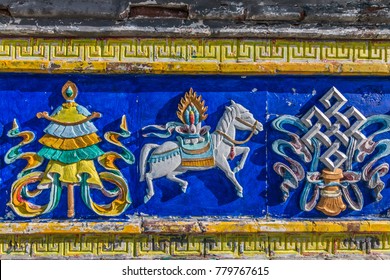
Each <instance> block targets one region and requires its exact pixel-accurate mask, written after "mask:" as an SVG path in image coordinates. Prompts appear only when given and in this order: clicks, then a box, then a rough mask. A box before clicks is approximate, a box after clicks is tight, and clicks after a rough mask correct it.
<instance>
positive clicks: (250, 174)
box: [0, 74, 390, 220]
mask: <svg viewBox="0 0 390 280" xmlns="http://www.w3.org/2000/svg"><path fill="white" fill-rule="evenodd" d="M67 80H72V81H73V82H75V83H76V84H77V86H78V88H79V96H78V98H77V100H76V101H77V103H79V104H81V105H83V106H85V107H87V108H88V109H89V110H90V111H97V112H101V113H102V114H103V118H101V119H98V120H96V121H95V125H96V127H97V128H98V129H99V132H98V134H99V135H100V136H103V134H104V132H106V131H109V130H114V131H117V130H118V127H119V123H120V118H121V116H122V115H123V114H126V116H127V120H128V126H129V130H130V131H131V132H132V136H131V137H130V138H127V139H124V140H123V143H124V144H125V145H126V146H127V147H128V148H129V149H130V150H131V151H132V152H133V153H134V154H135V157H136V160H137V162H136V164H134V165H131V166H128V165H126V164H124V163H122V162H119V161H118V165H119V167H120V168H121V171H122V172H123V174H124V176H125V177H126V178H127V180H128V182H129V187H130V192H131V196H132V199H133V204H132V205H131V206H130V208H129V209H128V210H127V211H126V213H124V214H123V215H121V216H119V217H117V218H115V219H124V218H127V215H134V214H145V215H159V216H183V217H187V216H252V217H264V216H265V215H266V214H268V215H270V216H272V217H285V218H300V217H301V218H323V217H325V215H324V214H322V213H320V212H318V211H316V210H314V211H312V212H309V213H307V212H302V211H301V210H300V209H299V196H300V194H301V190H302V186H301V187H300V188H298V189H297V190H292V191H291V195H290V198H289V199H288V200H287V201H286V202H285V203H283V202H282V199H281V198H282V193H281V191H280V189H279V184H280V183H281V181H282V179H281V178H280V177H279V176H278V175H277V174H276V173H275V172H274V171H273V169H272V165H273V164H274V163H275V162H276V161H280V160H281V158H279V157H278V156H276V155H275V154H274V153H273V152H272V151H271V144H272V142H273V141H274V140H275V139H278V138H285V136H284V135H282V134H280V133H277V132H275V131H274V130H272V128H271V127H270V123H271V121H272V120H273V119H275V118H276V117H278V116H280V115H282V114H289V115H300V114H303V113H305V112H306V111H307V110H308V109H310V108H311V107H312V106H313V105H315V104H318V100H319V98H321V96H322V95H323V94H325V93H326V92H327V91H328V90H329V89H330V88H331V87H332V86H335V87H336V88H337V89H338V90H339V91H340V92H341V93H343V94H344V95H345V96H346V97H347V99H348V100H349V103H348V104H347V105H349V106H350V105H353V106H355V107H356V108H358V109H359V110H360V111H361V112H362V113H363V114H364V115H365V116H366V117H368V116H371V115H375V114H389V113H390V80H389V79H388V78H386V77H325V76H314V77H313V76H257V77H255V76H248V77H243V76H215V75H210V76H176V75H163V76H162V75H140V76H137V75H76V74H75V75H37V74H1V75H0V124H1V128H0V132H1V137H0V157H1V162H0V164H1V165H0V172H1V173H0V174H1V177H0V180H1V181H0V184H1V185H0V202H1V203H0V218H1V219H4V220H9V219H15V220H18V219H20V220H21V218H19V217H17V216H15V215H14V214H13V213H12V211H11V209H10V208H9V207H8V206H7V205H6V204H7V203H8V201H9V191H10V188H11V185H12V182H13V181H14V180H15V179H16V175H17V173H18V172H20V170H21V169H22V167H23V166H24V162H23V160H20V161H17V162H15V163H14V164H11V165H6V164H5V163H4V160H3V159H4V155H5V153H6V151H7V150H8V149H9V148H10V147H11V146H13V145H15V144H17V143H19V141H20V139H16V138H12V139H11V138H8V137H7V136H6V135H5V134H6V132H7V131H8V130H9V129H10V128H11V125H12V120H13V118H15V117H16V118H17V119H18V121H19V123H20V126H21V129H22V130H31V131H33V132H35V133H36V136H37V139H39V138H40V137H41V136H42V132H43V129H44V128H45V127H46V126H47V125H48V122H47V121H46V120H42V119H37V118H36V117H35V115H36V113H37V112H40V111H49V112H51V111H52V110H54V109H55V108H56V107H57V106H59V105H61V104H62V102H63V98H62V96H61V88H62V86H63V84H64V83H65V82H66V81H67ZM190 87H192V88H193V89H194V90H195V91H196V92H198V94H201V95H202V96H203V98H204V99H205V100H206V105H207V106H208V107H209V110H208V114H209V117H208V118H207V119H206V120H205V121H204V122H203V125H210V126H211V128H212V129H211V131H214V129H215V126H216V124H217V122H218V120H219V118H220V117H221V116H222V113H223V111H224V108H225V106H226V105H229V104H230V100H231V99H233V100H234V101H236V102H237V103H240V104H242V105H243V106H244V107H246V108H248V109H249V110H250V111H251V112H252V113H253V114H254V116H255V118H256V119H258V120H259V121H260V122H262V123H263V124H264V131H263V132H261V133H259V134H258V135H256V136H255V137H254V138H252V140H251V141H250V142H249V143H247V144H246V146H249V147H250V148H251V152H250V155H249V157H248V160H247V163H246V165H245V168H244V169H243V170H242V171H241V172H240V173H238V174H237V179H238V181H239V182H240V183H241V185H242V186H243V188H244V198H238V197H237V196H236V194H235V190H234V187H233V185H232V184H231V183H230V181H229V180H228V179H226V178H225V176H224V174H223V173H222V172H221V171H220V170H218V169H212V170H209V171H203V172H188V173H186V174H184V175H181V176H179V177H180V178H183V179H185V180H187V181H188V182H189V186H188V190H187V193H185V194H183V193H182V192H181V190H180V187H179V186H178V185H177V184H176V183H173V182H171V181H168V180H167V179H165V178H161V179H156V180H154V186H155V192H156V194H155V196H154V197H153V198H152V199H151V200H150V201H149V202H148V203H147V204H144V203H143V196H144V195H145V189H146V183H145V182H141V183H140V182H139V173H138V159H139V153H140V150H141V148H142V146H143V145H144V144H145V143H152V142H153V143H161V140H159V139H157V138H143V137H142V136H141V133H140V129H141V128H142V127H143V126H146V125H149V124H165V123H166V122H168V121H178V119H177V117H176V110H177V105H178V103H179V101H180V98H181V97H182V96H183V95H184V93H185V92H186V91H188V90H189V88H190ZM247 135H248V133H241V134H239V135H238V136H237V138H238V139H244V138H246V137H247ZM385 136H386V137H390V135H385ZM173 139H174V138H172V139H170V140H173ZM285 139H287V138H285ZM40 147H41V145H40V144H39V143H38V142H37V141H35V142H34V143H33V144H30V145H28V146H25V147H24V150H23V151H38V150H39V148H40ZM100 147H101V148H102V149H103V150H105V151H108V150H113V149H114V150H115V148H114V147H113V146H112V145H109V144H108V143H106V142H103V143H101V144H100ZM386 161H389V158H387V159H386ZM233 164H234V163H232V166H233ZM44 166H45V164H44V165H43V168H44ZM96 166H97V167H98V164H97V163H96ZM43 168H41V169H43ZM98 169H99V168H98ZM99 170H101V169H99ZM385 182H386V183H387V185H388V184H390V181H389V176H387V177H385ZM389 189H390V188H385V189H384V190H383V191H382V194H383V197H384V198H383V200H382V201H380V202H379V203H377V202H375V201H374V199H373V197H372V195H371V193H370V191H369V190H368V189H367V188H365V187H361V190H362V192H363V194H364V199H365V206H364V208H363V211H361V212H353V211H350V210H347V211H344V212H343V213H342V214H341V215H340V216H341V217H346V216H351V217H356V218H357V217H359V216H365V217H370V216H375V217H379V216H381V215H386V213H387V211H389V209H390V190H389ZM65 191H66V190H65ZM93 195H94V197H95V198H96V199H97V200H98V201H102V202H103V201H104V199H103V198H102V197H101V196H99V195H98V193H94V194H93ZM75 203H76V218H81V219H83V218H85V219H93V220H103V219H107V218H104V217H99V216H98V215H96V214H94V213H93V212H92V211H91V210H89V209H87V207H86V206H85V205H84V204H83V202H82V200H81V197H80V193H79V190H78V188H76V191H75ZM66 207H67V206H66V192H63V195H62V199H61V202H60V205H59V206H58V207H57V209H55V210H54V211H53V212H52V213H49V214H46V215H44V216H41V218H56V219H57V218H58V219H66V209H67V208H66ZM360 218H361V217H360Z"/></svg>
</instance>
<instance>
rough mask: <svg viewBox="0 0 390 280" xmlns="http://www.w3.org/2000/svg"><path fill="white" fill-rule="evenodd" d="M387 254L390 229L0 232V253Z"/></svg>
mask: <svg viewBox="0 0 390 280" xmlns="http://www.w3.org/2000/svg"><path fill="white" fill-rule="evenodd" d="M169 257H171V258H180V259H185V258H191V259H194V258H199V259H204V258H256V259H259V258H262V259H278V258H319V257H320V258H354V259H356V258H369V259H390V234H389V233H369V234H367V233H358V234H346V233H301V234H283V233H258V234H248V233H243V234H209V235H205V234H201V235H194V234H191V235H188V234H186V235H183V234H182V235H156V234H154V235H145V234H133V235H129V234H73V235H72V234H40V235H37V234H33V235H0V259H15V258H17V259H26V258H27V259H30V258H77V259H82V258H87V259H91V258H97V259H110V258H120V259H132V258H137V259H140V258H153V259H158V258H164V259H166V258H169Z"/></svg>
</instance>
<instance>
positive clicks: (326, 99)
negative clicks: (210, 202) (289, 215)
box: [272, 87, 390, 216]
mask: <svg viewBox="0 0 390 280" xmlns="http://www.w3.org/2000/svg"><path fill="white" fill-rule="evenodd" d="M319 101H320V103H321V106H313V107H312V108H310V109H309V110H308V111H307V112H306V113H304V115H303V116H302V117H296V116H292V115H283V116H281V117H279V118H277V119H276V120H274V121H273V123H272V127H273V128H274V129H276V130H277V131H280V132H282V133H284V134H286V135H287V136H289V138H290V140H289V141H287V140H284V139H278V140H276V141H274V142H273V144H272V149H273V151H274V152H275V153H276V154H278V155H280V156H281V157H283V158H284V160H285V161H286V162H287V164H286V163H284V162H277V163H275V164H274V165H273V168H274V170H275V172H276V173H277V174H278V175H279V176H281V177H282V178H283V182H282V183H281V185H280V189H281V191H282V194H283V200H284V201H286V202H288V199H289V196H290V191H291V190H295V189H298V188H299V187H300V186H302V185H303V188H302V189H301V190H300V192H301V195H300V208H301V210H303V211H312V210H313V209H314V208H316V209H317V210H318V211H320V212H322V213H324V214H325V215H327V216H337V215H339V214H340V213H341V212H343V211H345V210H346V209H347V207H349V208H350V209H352V210H355V211H361V210H362V209H363V207H364V199H363V194H362V191H361V188H362V186H363V185H365V186H366V187H367V188H369V189H370V190H372V195H373V197H374V199H375V201H380V200H381V199H382V194H381V192H382V190H383V189H384V187H385V182H384V181H383V180H382V177H384V176H385V175H386V174H387V173H388V171H389V163H388V162H380V160H381V159H383V158H385V157H386V156H388V155H389V154H390V140H389V139H381V138H380V137H381V135H382V134H384V133H386V132H388V131H390V116H388V115H373V116H370V117H367V118H366V117H365V116H364V115H363V114H362V113H361V112H360V111H359V109H358V108H356V107H354V106H348V100H347V98H346V97H345V96H344V95H343V94H342V93H341V92H340V91H338V90H337V89H336V88H335V87H333V88H331V89H330V90H329V91H328V92H327V93H325V94H324V95H323V96H322V98H321V99H320V100H319ZM291 155H293V156H291ZM378 162H379V163H378Z"/></svg>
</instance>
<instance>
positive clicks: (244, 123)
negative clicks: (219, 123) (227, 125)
mask: <svg viewBox="0 0 390 280" xmlns="http://www.w3.org/2000/svg"><path fill="white" fill-rule="evenodd" d="M227 108H230V109H231V110H235V112H236V117H235V119H234V121H233V124H234V126H235V127H236V129H238V130H249V131H253V132H254V134H257V133H258V132H259V131H262V130H263V125H262V124H261V123H260V122H259V121H257V120H256V119H255V118H254V117H253V114H252V113H251V112H249V110H248V109H246V108H245V107H244V106H242V105H241V104H238V103H235V102H234V101H233V100H232V101H231V105H230V106H229V107H227Z"/></svg>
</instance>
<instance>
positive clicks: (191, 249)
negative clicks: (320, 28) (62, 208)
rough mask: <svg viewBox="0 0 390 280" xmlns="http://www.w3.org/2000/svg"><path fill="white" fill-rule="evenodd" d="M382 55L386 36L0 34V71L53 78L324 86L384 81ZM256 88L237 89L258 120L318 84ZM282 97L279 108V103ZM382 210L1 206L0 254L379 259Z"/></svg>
mask: <svg viewBox="0 0 390 280" xmlns="http://www.w3.org/2000/svg"><path fill="white" fill-rule="evenodd" d="M204 26H205V25H204V24H203V22H196V23H193V25H191V26H190V28H193V30H197V32H199V30H201V29H202V28H204ZM2 32H4V31H2ZM208 32H209V31H208ZM225 32H229V30H225ZM192 34H195V33H192ZM197 34H198V33H197ZM389 51H390V42H389V41H387V40H385V41H380V42H379V41H378V42H374V41H337V40H333V41H329V40H327V41H320V40H319V41H312V40H302V41H298V40H295V39H294V40H293V39H292V40H285V39H284V40H283V39H282V40H281V39H279V40H264V39H254V40H246V39H245V40H244V39H215V38H214V39H164V38H148V39H145V38H134V37H128V38H121V39H113V38H110V39H44V38H41V39H28V38H7V39H5V38H4V39H0V72H4V73H5V74H7V73H11V72H20V73H22V72H25V73H45V74H49V75H48V77H49V78H50V79H51V78H54V77H55V75H52V74H62V75H67V74H82V75H85V74H106V75H107V76H106V78H107V77H110V75H108V74H129V73H131V74H186V76H187V77H188V79H193V80H192V82H194V81H197V78H196V77H195V78H194V77H191V76H188V75H189V74H197V75H198V74H237V75H242V79H244V78H246V79H248V80H250V79H253V78H254V77H253V75H259V76H260V75H271V76H270V77H272V76H273V75H276V74H278V75H279V74H297V75H300V76H307V77H308V78H310V75H317V74H319V75H327V77H328V78H329V80H328V82H326V83H330V81H331V80H332V78H333V77H335V76H339V75H340V76H354V75H355V76H356V75H358V76H361V75H363V76H367V77H364V79H368V76H372V77H373V78H375V76H385V77H384V78H386V76H387V75H389V74H390V62H389V57H388V53H389ZM245 75H248V78H247V77H246V76H245ZM73 76H74V75H73ZM112 76H117V75H112ZM85 77H86V76H84V78H85ZM129 77H130V76H128V77H127V78H129ZM210 77H211V78H210ZM210 77H209V79H212V76H210ZM84 78H83V77H82V78H81V80H83V79H84ZM120 78H121V77H120V76H119V75H118V79H120ZM166 78H167V79H171V80H170V81H171V82H173V80H174V79H175V78H169V75H167V76H166ZM264 78H265V79H267V78H268V76H265V77H264ZM284 78H285V79H286V80H285V81H288V80H289V78H288V77H287V78H286V77H284ZM314 79H315V82H318V81H319V80H320V78H319V77H316V78H314ZM356 79H360V77H358V78H356ZM364 79H363V78H362V80H364ZM290 81H291V80H290ZM339 82H340V80H339ZM340 83H341V84H342V82H340ZM351 83H353V82H351ZM365 83H366V84H371V81H369V80H367V82H365ZM197 84H199V87H200V88H201V90H204V91H206V90H207V89H206V88H202V83H197ZM221 84H223V83H221ZM264 84H266V82H262V83H260V84H257V85H256V86H254V84H253V83H252V84H250V87H247V88H246V89H245V94H252V95H253V96H255V95H259V96H260V94H262V96H267V101H266V102H267V103H266V104H267V112H266V113H264V114H263V113H262V116H261V118H262V119H261V121H262V122H263V121H264V123H266V122H269V121H270V120H272V118H274V117H275V116H277V115H279V114H281V112H284V111H285V110H286V106H287V107H288V108H289V109H288V110H291V111H293V112H294V113H298V112H299V110H300V108H301V107H302V106H304V105H305V104H306V103H307V102H308V100H309V99H310V98H311V97H313V98H314V99H315V98H316V95H317V94H322V93H323V87H324V84H325V83H324V84H321V82H319V83H318V84H319V85H318V84H315V85H314V84H313V85H310V88H309V86H308V84H310V83H309V82H308V83H306V84H305V83H303V86H302V87H300V84H299V83H296V84H298V86H294V88H291V85H290V84H289V85H288V86H286V87H285V90H286V91H285V92H284V91H282V90H280V88H279V89H277V90H275V91H272V90H269V88H268V89H267V90H266V89H264V86H263V85H264ZM383 84H384V83H381V82H380V81H376V82H375V85H376V86H377V87H374V90H373V91H371V88H369V87H364V86H362V87H361V88H358V87H359V86H357V88H355V89H354V91H355V92H354V93H355V94H356V96H358V95H359V96H360V100H359V98H358V97H356V98H355V99H354V102H355V103H359V104H362V105H365V107H366V108H365V110H367V111H368V112H371V110H373V108H375V107H380V108H382V107H383V106H384V105H383V103H384V102H385V105H386V102H388V101H386V100H387V99H386V96H387V95H386V94H383V92H382V91H381V89H383ZM85 85H87V84H85ZM342 86H344V87H346V88H347V89H348V87H347V86H346V85H343V84H342ZM138 87H139V88H142V85H139V86H138ZM85 88H87V87H85ZM123 88H126V87H123ZM288 88H290V89H291V92H290V91H289V90H288ZM378 88H380V90H378ZM180 90H181V89H180ZM183 90H187V88H186V89H183ZM214 90H215V91H217V90H216V89H214ZM359 90H361V92H359ZM47 92H49V91H47ZM302 93H304V94H302ZM385 93H386V92H385ZM117 96H119V95H117ZM22 97H23V96H22ZM140 100H141V103H143V104H145V102H142V99H140ZM140 100H138V99H137V100H132V101H131V102H132V103H131V105H132V106H133V107H131V106H129V108H126V111H131V110H133V108H135V106H136V104H138V103H139V102H140ZM143 100H144V101H145V99H143ZM52 101H53V100H51V101H50V102H52ZM106 101H107V100H106ZM126 102H128V101H126ZM166 102H168V101H167V100H166ZM310 102H313V101H310ZM98 103H99V102H97V103H96V104H95V105H99V104H98ZM102 103H104V101H102ZM106 103H107V102H106ZM108 103H109V102H108ZM119 103H120V102H119ZM281 103H283V104H285V105H284V106H280V107H278V106H279V104H281ZM50 104H51V103H50ZM218 105H219V104H218ZM381 106H382V107H381ZM119 107H120V106H119ZM119 107H118V108H119ZM148 109H149V108H148ZM28 110H29V109H27V108H25V111H26V112H27V111H28ZM381 110H382V109H381ZM269 112H271V113H269ZM384 113H388V112H384ZM30 117H31V116H30ZM26 118H27V117H26ZM150 118H152V117H150ZM153 118H155V114H154V115H153ZM28 120H29V119H28V118H27V119H26V120H25V121H26V122H28ZM106 125H109V123H106ZM133 148H134V147H133ZM263 175H264V174H263ZM273 183H275V182H273ZM141 196H142V195H141ZM258 199H262V198H261V197H260V196H259V197H258ZM268 199H270V196H269V197H268ZM186 205H187V206H188V203H187V204H186ZM369 207H371V208H370V210H369V211H372V212H375V211H376V212H375V214H377V212H378V211H377V209H376V208H375V206H372V205H370V206H369ZM385 208H386V207H382V208H381V211H382V210H383V211H382V213H381V214H382V216H381V217H378V216H365V217H364V220H362V219H361V217H360V218H359V217H358V218H357V219H356V218H355V219H354V220H350V219H349V218H348V219H345V217H343V218H341V219H329V220H322V219H318V217H316V219H315V220H313V217H314V216H311V217H309V216H303V217H300V218H301V219H299V220H296V219H290V218H291V217H287V218H286V213H287V214H289V213H292V215H291V216H294V215H295V214H296V210H295V208H294V207H292V208H290V210H291V209H292V211H291V212H289V210H286V211H285V208H283V207H282V208H279V209H278V205H276V204H274V205H273V206H272V207H271V208H270V209H268V210H267V211H270V212H269V213H270V215H269V216H270V217H269V218H263V217H264V215H265V214H266V210H262V211H261V210H259V211H258V213H259V214H258V215H257V216H256V215H254V216H245V217H238V216H239V215H237V214H235V215H229V214H231V213H227V214H226V213H222V214H226V215H222V214H221V213H220V212H218V211H217V212H216V213H217V214H220V215H217V216H213V217H212V218H208V217H207V216H199V217H198V215H196V216H197V217H193V216H194V215H184V217H183V216H176V215H169V216H172V218H162V217H159V214H158V211H157V210H156V211H155V209H153V207H152V208H146V209H142V211H143V212H147V210H152V211H151V213H152V214H151V215H149V214H144V213H142V212H141V213H137V214H136V215H133V213H132V214H130V215H127V216H126V218H121V219H114V220H102V221H96V220H93V221H92V220H88V219H87V220H83V219H76V220H61V219H59V220H57V219H34V220H31V221H28V222H26V221H22V220H20V221H17V220H18V217H15V216H14V214H13V213H12V212H7V213H5V215H4V216H3V218H4V219H5V220H3V221H2V222H1V223H0V258H1V259H7V258H85V259H91V258H191V259H196V258H269V259H283V258H388V257H389V255H390V247H389V240H390V223H389V221H388V219H387V218H386V215H387V216H388V214H383V213H384V212H385V210H386V209H385ZM145 210H146V211H145ZM164 210H165V211H166V209H164ZM168 210H169V209H168ZM214 210H215V209H214ZM161 211H162V210H161ZM294 211H295V212H294ZM293 212H294V213H293ZM167 213H168V212H164V215H163V216H164V217H166V216H167V215H168V214H167ZM235 213H236V212H235ZM256 213H257V212H256ZM267 213H268V212H267ZM298 214H299V213H298ZM153 215H157V216H156V217H153ZM206 215H207V213H206ZM188 216H192V217H188ZM320 218H323V217H320ZM10 221H11V222H10Z"/></svg>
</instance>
